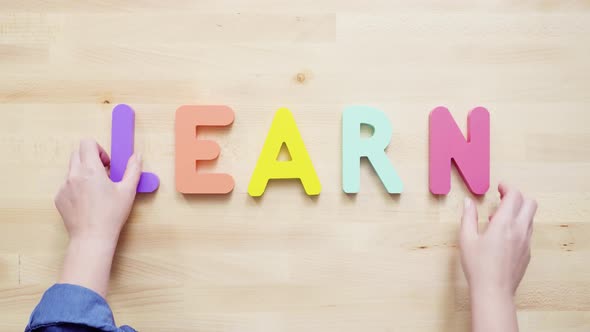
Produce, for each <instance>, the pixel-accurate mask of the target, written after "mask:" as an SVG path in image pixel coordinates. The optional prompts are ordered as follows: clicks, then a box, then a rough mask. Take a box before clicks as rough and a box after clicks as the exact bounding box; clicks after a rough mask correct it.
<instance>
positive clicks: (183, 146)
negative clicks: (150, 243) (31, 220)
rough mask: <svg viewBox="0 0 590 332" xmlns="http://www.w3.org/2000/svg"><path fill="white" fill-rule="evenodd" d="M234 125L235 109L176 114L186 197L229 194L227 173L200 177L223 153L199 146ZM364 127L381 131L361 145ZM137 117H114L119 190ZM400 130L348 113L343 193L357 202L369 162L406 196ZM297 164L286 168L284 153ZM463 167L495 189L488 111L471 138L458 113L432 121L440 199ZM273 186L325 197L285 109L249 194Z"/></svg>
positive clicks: (152, 185)
mask: <svg viewBox="0 0 590 332" xmlns="http://www.w3.org/2000/svg"><path fill="white" fill-rule="evenodd" d="M233 121H234V112H233V110H232V109H231V108H230V107H228V106H202V105H185V106H181V107H180V108H178V109H177V110H176V119H175V137H176V139H175V141H176V143H175V144H176V152H175V155H176V157H175V159H176V160H175V163H176V165H175V171H176V174H175V178H176V189H177V190H178V191H179V192H181V193H184V194H227V193H229V192H231V191H232V190H233V188H234V179H233V177H232V176H231V175H229V174H225V173H202V172H198V171H197V169H198V164H199V161H204V160H214V159H216V158H218V157H219V155H220V153H221V149H220V147H219V145H218V144H217V143H216V142H214V141H211V140H199V139H197V133H198V131H199V127H224V126H229V125H231V124H232V123H233ZM362 125H367V126H369V127H371V128H372V129H373V134H372V136H370V137H366V138H364V137H361V135H360V130H361V126H362ZM134 130H135V112H134V111H133V109H132V108H131V107H129V106H128V105H125V104H120V105H117V106H115V108H114V109H113V115H112V139H111V172H110V177H111V179H112V180H113V181H115V182H118V181H121V179H122V178H123V174H124V172H125V168H126V166H127V161H128V160H129V157H130V156H131V155H132V154H133V145H134ZM392 133H393V130H392V127H391V124H390V122H389V120H388V119H387V117H386V115H385V113H383V112H382V111H380V110H379V109H376V108H373V107H368V106H351V107H348V108H346V109H345V110H344V112H343V113H342V189H343V191H344V192H345V193H349V194H354V193H358V192H359V188H360V160H361V158H363V157H365V158H367V159H368V160H369V162H370V163H371V165H372V166H373V169H374V170H375V172H376V173H377V175H378V176H379V178H380V179H381V182H382V183H383V186H384V187H385V189H386V190H387V192H389V193H390V194H400V193H402V191H403V184H402V180H401V179H400V177H399V175H398V173H397V172H396V170H395V168H394V167H393V165H392V164H391V162H390V161H389V159H388V158H387V155H386V154H385V148H386V147H387V146H388V145H389V143H390V140H391V136H392ZM283 145H284V146H285V147H286V148H287V151H288V152H289V155H290V156H291V159H290V160H288V161H280V160H278V155H279V152H280V150H281V147H282V146H283ZM453 163H454V164H455V166H456V167H457V169H458V171H459V174H460V175H461V177H462V179H463V181H464V182H465V183H466V185H467V187H468V188H469V190H470V191H471V192H472V193H474V194H476V195H483V194H485V193H486V192H487V191H488V189H489V186H490V114H489V112H488V111H487V110H486V109H485V108H483V107H477V108H475V109H473V110H472V111H471V112H470V113H469V115H468V118H467V138H465V137H464V136H463V134H462V133H461V130H460V129H459V127H458V126H457V124H456V122H455V120H454V119H453V117H452V115H451V113H450V112H449V110H448V109H446V108H445V107H437V108H435V109H434V110H433V111H432V112H430V116H429V187H430V192H431V193H433V194H435V195H446V194H448V193H449V191H450V190H451V167H452V164H453ZM273 179H299V180H300V181H301V185H302V186H303V189H304V190H305V193H306V194H307V195H319V194H320V192H321V191H322V186H321V184H320V179H319V178H318V176H317V174H316V171H315V169H314V167H313V163H312V160H311V158H310V157H309V154H308V153H307V149H306V148H305V144H304V140H303V138H302V137H301V134H300V133H299V130H298V129H297V124H296V122H295V119H294V117H293V114H292V113H291V111H289V110H288V109H286V108H281V109H279V110H278V111H277V112H276V114H275V116H274V119H273V121H272V124H271V126H270V129H269V131H268V135H267V137H266V140H265V142H264V145H263V147H262V151H261V152H260V156H259V158H258V162H257V163H256V167H255V168H254V172H253V174H252V177H251V178H250V183H249V185H248V194H249V195H251V196H254V197H257V196H262V195H263V194H264V191H265V189H266V186H267V184H268V182H269V181H270V180H273ZM159 184H160V180H159V178H158V176H157V175H156V174H154V173H148V172H144V173H142V174H141V178H140V181H139V185H138V187H137V191H138V192H143V193H145V192H153V191H155V190H156V189H157V188H158V186H159Z"/></svg>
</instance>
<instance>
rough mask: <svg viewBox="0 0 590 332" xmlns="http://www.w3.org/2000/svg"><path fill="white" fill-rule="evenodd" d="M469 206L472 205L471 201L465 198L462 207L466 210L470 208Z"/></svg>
mask: <svg viewBox="0 0 590 332" xmlns="http://www.w3.org/2000/svg"><path fill="white" fill-rule="evenodd" d="M471 204H472V202H471V199H469V197H465V202H464V207H465V208H466V209H467V208H470V207H471Z"/></svg>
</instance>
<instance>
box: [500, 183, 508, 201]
mask: <svg viewBox="0 0 590 332" xmlns="http://www.w3.org/2000/svg"><path fill="white" fill-rule="evenodd" d="M508 188H510V186H509V185H507V184H506V182H500V184H498V192H499V193H500V199H502V198H504V195H506V193H507V192H508Z"/></svg>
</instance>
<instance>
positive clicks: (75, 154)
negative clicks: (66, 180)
mask: <svg viewBox="0 0 590 332" xmlns="http://www.w3.org/2000/svg"><path fill="white" fill-rule="evenodd" d="M79 167H80V151H79V150H78V149H74V151H72V154H71V155H70V166H69V169H68V175H71V174H75V173H76V172H77V169H78V168H79Z"/></svg>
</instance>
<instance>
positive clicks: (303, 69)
mask: <svg viewBox="0 0 590 332" xmlns="http://www.w3.org/2000/svg"><path fill="white" fill-rule="evenodd" d="M589 58H590V2H589V1H587V0H580V1H557V0H540V1H514V0H507V1H467V0H450V1H436V0H425V1H397V0H396V1H389V0H369V1H348V0H344V1H343V0H320V1H305V0H304V1H287V0H272V1H271V0H254V1H238V0H216V1H205V0H204V1H188V0H178V1H155V0H128V1H114V0H101V1H97V0H93V1H84V2H82V1H65V0H57V1H36V0H21V1H8V0H0V73H1V75H0V155H1V156H2V158H0V186H1V189H0V330H1V331H22V330H23V328H24V325H25V324H26V321H27V318H28V315H29V313H30V312H31V310H32V309H33V307H34V306H35V304H36V303H37V302H38V300H39V298H40V296H41V294H42V293H43V291H44V290H45V289H46V288H47V287H48V286H50V285H51V284H52V283H53V282H55V280H56V276H57V274H58V271H59V269H60V264H61V261H62V258H63V253H64V249H65V245H66V242H67V236H66V233H65V231H64V229H63V226H62V225H61V220H60V218H59V215H58V214H57V212H56V211H55V209H54V207H53V201H52V198H53V194H54V193H55V191H56V189H57V188H58V186H59V184H60V182H61V181H62V180H63V176H64V173H65V170H66V165H67V159H68V157H69V154H70V151H71V149H72V148H73V147H74V146H76V144H77V143H78V141H79V139H80V138H83V137H88V136H89V137H93V138H95V139H97V140H98V141H99V142H101V143H102V144H103V145H104V146H107V147H108V146H109V145H110V137H109V131H110V112H111V110H112V108H113V106H114V105H116V104H117V103H128V104H131V105H132V106H133V107H134V109H135V110H136V113H137V116H136V118H137V123H136V149H137V150H139V151H142V152H143V154H144V159H145V163H144V164H145V169H146V170H149V171H153V172H156V173H157V174H158V175H159V176H160V178H161V180H162V185H161V188H160V190H159V191H158V192H157V193H156V194H155V195H146V196H142V197H140V198H139V199H138V202H137V204H136V207H135V209H134V212H133V214H132V217H131V220H130V221H129V224H128V226H127V228H126V229H125V231H124V234H123V236H122V239H121V243H120V247H119V251H118V254H117V256H116V260H115V265H114V270H113V274H112V284H111V292H110V295H109V302H110V303H111V305H112V307H113V310H114V312H115V316H116V318H117V321H118V322H119V323H127V324H130V325H132V326H134V327H136V328H138V329H139V330H141V331H261V332H262V331H273V332H274V331H322V332H324V331H339V332H343V331H424V332H427V331H448V332H450V331H453V332H455V331H467V330H468V326H469V312H468V310H469V305H468V297H467V288H466V284H465V281H464V278H463V275H462V272H461V269H460V266H459V262H458V256H457V254H458V252H457V238H456V233H457V226H458V221H459V217H460V214H461V202H462V199H463V197H464V196H465V195H466V194H467V192H466V188H465V186H464V185H463V183H462V182H461V181H460V179H459V178H458V176H457V174H456V173H454V175H453V189H452V192H451V194H450V195H448V196H447V197H444V198H436V197H433V196H431V195H430V194H429V192H428V168H427V165H428V164H427V162H428V156H427V152H428V147H427V138H428V113H429V112H430V110H432V109H433V108H434V107H436V106H438V105H445V106H447V107H448V108H449V109H450V110H451V112H452V113H453V115H454V116H455V118H456V120H457V122H458V123H459V124H460V125H461V126H462V127H463V128H464V126H465V124H466V115H467V112H468V111H469V110H471V109H472V108H474V107H475V106H479V105H482V106H485V107H486V108H488V109H489V110H490V112H491V119H492V185H493V186H495V185H497V183H498V182H499V181H500V180H501V179H502V180H506V181H508V182H510V183H512V184H514V185H516V186H518V187H520V188H522V190H523V191H524V192H526V193H527V194H529V195H531V196H533V197H535V198H537V199H538V201H539V206H540V208H539V213H538V217H537V219H536V224H535V234H534V238H533V260H532V262H531V265H530V267H529V270H528V272H527V275H526V276H525V279H524V281H523V284H522V285H521V288H520V290H519V293H518V296H517V302H518V307H519V318H520V323H521V331H525V332H526V331H535V332H549V331H564V332H574V331H575V332H578V331H588V330H590V265H589V264H588V263H589V262H590V241H588V238H590V223H589V221H588V217H589V216H590V192H589V191H588V188H590V176H589V175H588V170H589V169H590V130H589V129H588V123H589V121H590V115H589V114H590V113H588V107H589V106H590V93H589V92H588V91H589V88H590V62H588V59H589ZM183 104H226V105H229V106H230V107H232V108H233V109H234V111H235V113H236V120H235V123H234V124H233V125H232V127H231V128H230V129H227V130H220V131H216V130H210V131H205V132H204V133H203V134H202V136H203V137H211V138H214V139H215V140H217V141H218V142H219V144H220V146H221V149H222V155H221V158H220V159H219V160H218V161H217V162H216V163H211V164H207V165H204V166H203V169H204V170H205V171H207V170H212V169H215V170H217V171H224V172H229V173H231V174H232V175H233V176H234V178H235V180H236V188H235V190H234V192H233V193H232V194H230V195H227V196H221V197H202V196H183V195H181V194H179V193H176V192H175V190H174V174H173V169H174V165H173V163H174V132H173V128H174V112H175V110H176V108H177V107H179V106H180V105H183ZM354 104H367V105H371V106H375V107H378V108H380V109H381V110H383V111H384V112H385V113H387V116H388V117H389V119H390V120H391V122H392V125H393V128H394V135H393V138H392V143H391V145H390V147H389V149H388V155H389V157H390V159H391V161H392V163H393V164H394V166H395V167H396V169H397V171H398V172H399V174H400V175H401V177H402V179H403V181H404V185H405V190H406V191H405V192H404V193H403V194H402V195H401V196H390V195H388V194H386V193H385V191H384V189H383V187H382V185H381V184H380V183H379V180H378V178H377V177H376V176H375V175H374V174H373V173H372V170H371V167H370V166H369V165H368V164H366V163H365V164H363V167H362V171H361V173H362V174H361V175H362V176H361V178H362V183H361V192H360V193H359V194H358V195H356V196H347V195H346V194H344V193H343V192H342V189H341V184H340V174H341V165H340V163H341V157H340V153H341V132H340V126H341V122H340V121H341V112H342V110H343V108H344V107H345V106H347V105H354ZM282 106H285V107H288V108H290V109H291V110H292V111H293V113H294V115H295V118H296V120H297V122H298V125H299V129H300V131H301V134H302V136H303V138H304V140H305V142H306V145H307V148H308V150H309V153H310V155H311V157H312V160H313V162H314V166H315V168H316V170H317V172H318V175H319V177H320V180H321V182H322V187H323V192H322V194H321V195H320V196H319V197H318V198H316V199H310V198H308V197H307V196H305V195H304V194H303V190H302V188H301V186H300V185H298V184H297V182H289V181H287V182H277V183H271V185H270V186H269V188H268V189H267V192H266V194H265V195H264V196H263V197H262V198H261V199H253V198H251V197H249V196H248V195H247V194H246V189H247V185H248V181H249V178H250V175H251V173H252V170H253V168H254V165H255V162H256V159H257V157H258V153H259V151H260V149H261V147H262V143H263V141H264V139H265V136H266V133H267V131H268V128H269V126H270V123H271V120H272V117H273V115H274V112H275V111H276V110H277V109H278V108H279V107H282ZM497 201H498V197H497V195H496V194H495V193H494V191H493V190H490V192H489V193H488V194H487V195H486V196H485V197H484V198H483V199H481V200H480V201H478V206H479V212H480V217H481V219H482V221H483V220H485V219H486V218H487V216H488V215H489V214H490V212H491V211H492V210H493V209H494V207H495V206H496V204H497Z"/></svg>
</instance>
